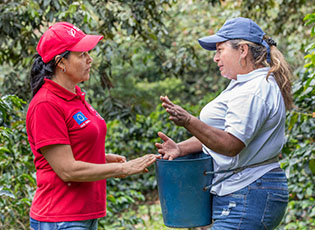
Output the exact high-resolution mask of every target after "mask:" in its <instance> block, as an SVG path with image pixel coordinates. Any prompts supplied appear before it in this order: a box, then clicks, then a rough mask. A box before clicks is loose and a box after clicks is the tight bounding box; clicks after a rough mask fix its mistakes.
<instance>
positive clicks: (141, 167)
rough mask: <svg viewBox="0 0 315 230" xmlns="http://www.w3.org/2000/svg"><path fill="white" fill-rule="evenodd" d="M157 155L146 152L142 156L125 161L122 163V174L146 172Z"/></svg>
mask: <svg viewBox="0 0 315 230" xmlns="http://www.w3.org/2000/svg"><path fill="white" fill-rule="evenodd" d="M157 158H159V156H157V155H154V154H147V155H144V156H142V157H139V158H136V159H133V160H130V161H127V162H125V163H123V174H124V175H132V174H136V173H141V172H144V173H146V172H148V171H149V170H148V169H147V167H149V166H150V165H151V164H153V163H154V162H155V161H156V159H157Z"/></svg>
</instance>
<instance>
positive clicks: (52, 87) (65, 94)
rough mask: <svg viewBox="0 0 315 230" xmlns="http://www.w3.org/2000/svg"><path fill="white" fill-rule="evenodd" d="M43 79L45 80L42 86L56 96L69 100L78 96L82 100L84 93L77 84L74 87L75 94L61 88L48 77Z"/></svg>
mask: <svg viewBox="0 0 315 230" xmlns="http://www.w3.org/2000/svg"><path fill="white" fill-rule="evenodd" d="M44 80H45V83H44V85H43V87H44V88H46V89H48V90H49V91H51V92H52V93H54V94H55V95H57V96H58V97H61V98H63V99H65V100H67V101H71V100H73V99H74V98H76V97H77V98H80V99H81V100H82V101H84V98H85V93H84V92H82V91H81V89H80V87H79V86H77V85H76V86H75V89H76V94H75V93H72V92H70V91H69V90H67V89H65V88H63V87H62V86H60V85H59V84H57V83H56V82H54V81H52V80H50V79H44Z"/></svg>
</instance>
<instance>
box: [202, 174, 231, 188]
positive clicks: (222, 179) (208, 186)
mask: <svg viewBox="0 0 315 230" xmlns="http://www.w3.org/2000/svg"><path fill="white" fill-rule="evenodd" d="M226 172H232V173H231V174H230V175H228V176H225V177H222V178H221V179H220V180H217V181H216V182H214V183H212V184H210V185H207V186H205V187H203V190H204V191H207V190H208V189H210V188H211V187H212V186H214V185H217V184H219V183H221V182H223V181H224V180H226V179H228V178H230V177H231V176H233V175H234V174H235V173H236V171H234V170H221V171H204V173H203V174H204V175H205V176H207V175H213V174H215V173H226Z"/></svg>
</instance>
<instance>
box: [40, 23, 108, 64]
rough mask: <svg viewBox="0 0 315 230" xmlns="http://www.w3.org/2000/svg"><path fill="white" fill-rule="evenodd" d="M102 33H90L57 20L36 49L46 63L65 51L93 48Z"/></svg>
mask: <svg viewBox="0 0 315 230" xmlns="http://www.w3.org/2000/svg"><path fill="white" fill-rule="evenodd" d="M102 38H103V36H102V35H88V34H85V33H83V31H82V30H80V29H79V28H77V27H76V26H74V25H72V24H71V23H68V22H57V23H56V24H54V25H52V26H50V27H49V29H48V30H47V31H46V32H45V33H44V34H43V35H42V36H41V38H40V40H39V42H38V44H37V47H36V50H37V52H38V54H39V55H40V56H41V57H42V59H43V61H44V62H45V63H48V62H49V61H51V60H52V59H53V58H54V57H55V56H56V55H58V54H62V53H63V52H65V51H67V50H68V51H76V52H84V51H89V50H91V49H93V48H94V47H95V46H96V45H97V43H98V42H99V41H100V40H101V39H102Z"/></svg>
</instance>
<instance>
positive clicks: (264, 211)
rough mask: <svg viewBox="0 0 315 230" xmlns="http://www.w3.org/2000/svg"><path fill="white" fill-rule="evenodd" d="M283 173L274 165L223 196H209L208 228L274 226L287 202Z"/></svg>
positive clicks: (252, 229) (250, 229)
mask: <svg viewBox="0 0 315 230" xmlns="http://www.w3.org/2000/svg"><path fill="white" fill-rule="evenodd" d="M288 198H289V193H288V185H287V179H286V176H285V173H284V172H283V170H282V169H280V168H277V169H273V170H272V171H270V172H268V173H266V174H265V175H264V176H262V177H261V178H259V179H258V180H256V181H255V182H253V183H252V184H250V185H248V186H247V187H245V188H243V189H241V190H239V191H236V192H234V193H232V194H229V195H226V196H221V197H220V196H213V215H212V218H213V220H214V223H213V225H212V227H211V229H212V230H225V229H229V230H232V229H237V230H260V229H262V230H270V229H274V228H275V227H277V226H278V225H279V224H280V222H281V220H282V218H283V216H284V214H285V211H286V207H287V205H288Z"/></svg>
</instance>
